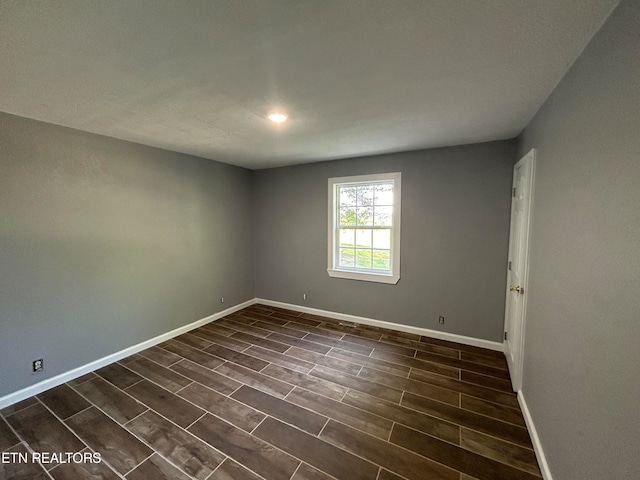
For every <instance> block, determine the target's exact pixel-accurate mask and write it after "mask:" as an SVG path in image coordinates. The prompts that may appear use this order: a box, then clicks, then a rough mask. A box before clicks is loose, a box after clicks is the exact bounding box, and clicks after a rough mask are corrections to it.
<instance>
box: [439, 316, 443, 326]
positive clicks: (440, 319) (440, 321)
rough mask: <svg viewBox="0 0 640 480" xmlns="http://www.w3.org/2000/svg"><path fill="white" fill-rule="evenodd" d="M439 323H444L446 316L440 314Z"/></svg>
mask: <svg viewBox="0 0 640 480" xmlns="http://www.w3.org/2000/svg"><path fill="white" fill-rule="evenodd" d="M438 323H439V324H440V325H444V316H442V315H440V316H439V317H438Z"/></svg>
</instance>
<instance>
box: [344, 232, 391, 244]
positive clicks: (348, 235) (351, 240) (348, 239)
mask: <svg viewBox="0 0 640 480" xmlns="http://www.w3.org/2000/svg"><path fill="white" fill-rule="evenodd" d="M340 246H341V247H351V248H355V246H356V231H355V230H353V229H351V228H342V229H340ZM381 248H385V247H381ZM387 248H388V247H387Z"/></svg>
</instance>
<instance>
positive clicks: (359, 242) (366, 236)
mask: <svg viewBox="0 0 640 480" xmlns="http://www.w3.org/2000/svg"><path fill="white" fill-rule="evenodd" d="M371 233H372V232H371V230H356V246H357V247H358V248H371V247H372V246H373V244H372V243H371Z"/></svg>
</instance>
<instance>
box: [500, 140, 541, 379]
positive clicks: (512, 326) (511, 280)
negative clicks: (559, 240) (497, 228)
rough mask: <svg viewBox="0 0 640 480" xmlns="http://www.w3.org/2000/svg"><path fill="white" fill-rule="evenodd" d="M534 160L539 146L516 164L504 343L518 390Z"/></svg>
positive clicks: (526, 290) (514, 168)
mask: <svg viewBox="0 0 640 480" xmlns="http://www.w3.org/2000/svg"><path fill="white" fill-rule="evenodd" d="M534 162H535V149H532V150H531V151H530V152H529V153H527V154H526V155H525V156H524V157H522V159H520V161H519V162H518V163H516V165H515V166H514V167H513V188H512V197H511V233H510V235H509V263H508V267H507V300H506V304H505V320H504V331H505V335H504V347H505V354H506V356H507V363H508V364H509V373H510V374H511V385H512V387H513V390H514V391H515V392H517V391H518V390H520V388H521V385H522V360H523V356H524V355H523V353H524V352H523V345H524V324H525V315H526V305H527V294H528V287H527V278H528V267H529V263H528V256H529V225H530V219H531V200H532V198H531V194H532V189H533V173H534Z"/></svg>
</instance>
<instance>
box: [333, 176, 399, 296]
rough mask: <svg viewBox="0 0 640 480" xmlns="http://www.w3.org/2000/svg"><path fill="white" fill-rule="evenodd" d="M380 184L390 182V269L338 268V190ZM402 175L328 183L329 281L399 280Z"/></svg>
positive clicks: (389, 281)
mask: <svg viewBox="0 0 640 480" xmlns="http://www.w3.org/2000/svg"><path fill="white" fill-rule="evenodd" d="M380 181H392V182H393V218H392V222H391V225H392V226H391V269H390V272H389V273H382V272H375V271H372V270H368V269H358V268H357V267H354V268H344V267H339V266H338V255H339V253H338V249H339V240H338V232H339V229H338V219H339V215H338V208H339V199H338V187H339V186H343V185H345V184H366V183H375V182H380ZM401 197H402V195H401V174H400V172H393V173H382V174H374V175H357V176H350V177H335V178H330V179H329V238H328V267H327V273H328V274H329V276H330V277H334V278H346V279H351V280H362V281H365V282H377V283H387V284H396V283H398V281H399V280H400V220H401V214H400V213H401Z"/></svg>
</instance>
